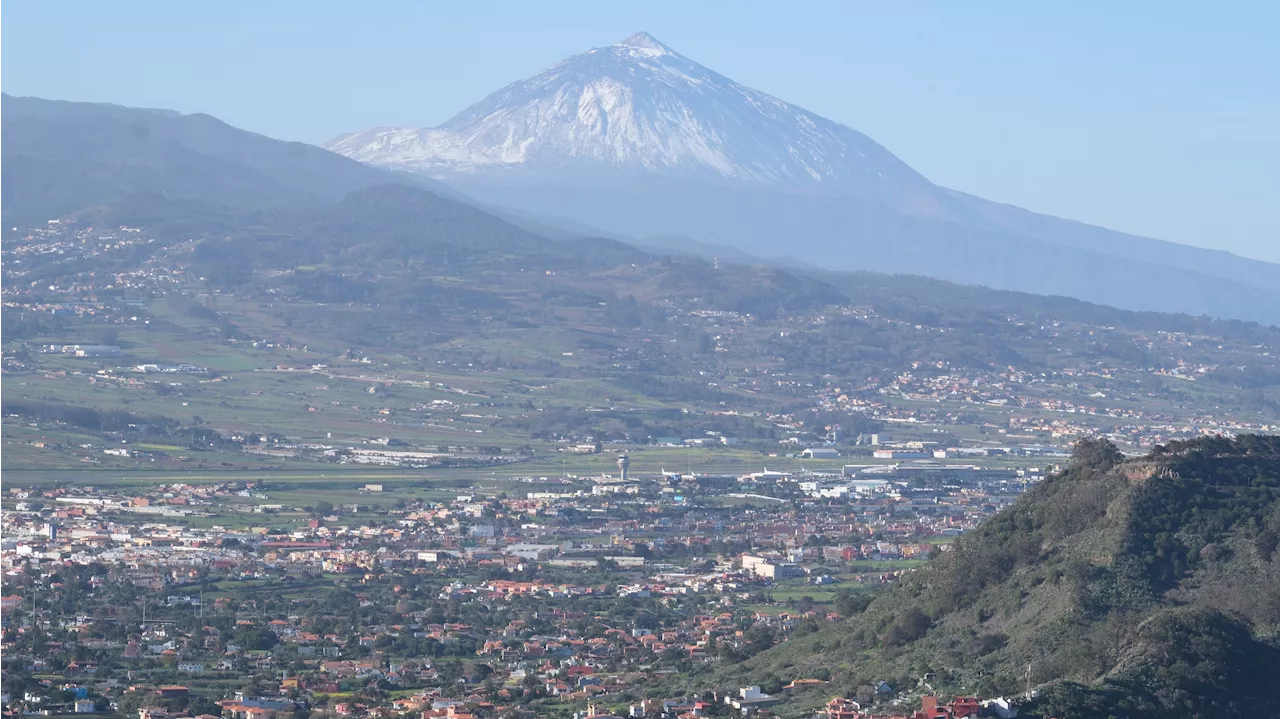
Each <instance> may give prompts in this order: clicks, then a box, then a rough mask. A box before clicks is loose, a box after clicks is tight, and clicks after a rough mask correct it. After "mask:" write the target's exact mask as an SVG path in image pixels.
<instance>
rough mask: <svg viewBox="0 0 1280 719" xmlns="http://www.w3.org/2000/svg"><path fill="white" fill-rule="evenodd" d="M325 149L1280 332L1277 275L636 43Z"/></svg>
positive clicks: (815, 254)
mask: <svg viewBox="0 0 1280 719" xmlns="http://www.w3.org/2000/svg"><path fill="white" fill-rule="evenodd" d="M326 147H328V148H329V149H331V150H334V151H335V152H338V153H341V154H344V155H347V156H348V157H352V158H354V159H358V160H360V161H362V162H367V163H371V164H377V165H385V166H389V167H396V168H399V169H406V170H413V171H416V172H419V173H425V174H428V175H430V176H433V177H436V178H441V179H446V180H448V181H450V182H451V183H453V184H455V185H456V186H458V187H460V188H463V189H464V190H465V191H466V192H467V193H468V194H469V195H472V196H474V197H478V198H480V199H482V200H484V201H486V202H489V203H494V204H499V205H506V206H509V207H512V208H515V209H517V210H519V211H522V212H529V213H548V214H554V215H559V216H562V217H565V218H566V219H568V220H571V221H573V222H579V223H584V224H588V225H591V226H594V227H599V228H600V229H601V230H603V231H606V232H610V233H615V234H620V235H623V236H632V237H644V236H677V237H690V238H691V239H693V240H696V241H698V242H702V243H708V244H720V245H730V246H733V247H735V248H737V249H739V250H742V251H745V252H748V253H752V254H755V255H759V256H765V257H770V256H774V257H776V256H779V255H785V256H787V257H789V258H792V259H794V260H799V261H801V262H806V263H816V264H821V265H822V266H825V267H830V268H833V269H846V270H847V269H861V270H872V271H880V272H909V273H913V274H923V275H927V276H931V277H937V278H941V279H947V280H951V281H955V282H963V283H969V284H985V285H990V286H992V287H995V288H998V289H1014V290H1021V291H1032V292H1047V293H1061V294H1068V295H1070V296H1073V297H1078V298H1080V299H1085V300H1088V301H1091V302H1099V303H1105V304H1112V305H1116V306H1120V307H1124V308H1128V309H1140V310H1158V311H1166V312H1169V311H1172V312H1187V313H1192V314H1202V313H1203V314H1208V315H1211V316H1216V317H1229V318H1237V319H1249V320H1257V321H1262V322H1268V323H1280V265H1277V264H1273V263H1266V262H1259V261H1254V260H1248V259H1244V258H1240V257H1235V256H1233V255H1230V254H1228V253H1224V252H1215V251H1210V250H1204V249H1200V248H1194V247H1188V246H1182V245H1176V244H1172V243H1167V242H1161V241H1159V240H1153V239H1149V238H1143V237H1136V236H1133V235H1127V234H1124V233H1120V232H1114V231H1111V230H1107V229H1104V228H1100V227H1093V226H1089V225H1085V224H1082V223H1077V222H1071V221H1068V220H1062V219H1058V218H1054V217H1049V216H1045V215H1038V214H1035V213H1031V212H1028V211H1025V210H1021V209H1019V208H1016V207H1011V206H1008V205H1002V204H999V203H994V202H989V201H986V200H982V199H981V198H976V197H973V196H970V195H966V194H964V193H960V192H955V191H951V190H948V189H945V188H942V187H938V186H936V185H934V184H933V183H931V182H930V181H929V180H927V179H926V178H924V177H923V176H921V175H920V174H919V173H917V172H916V171H915V170H913V169H911V168H910V167H908V166H907V165H906V164H905V163H903V162H902V161H901V160H899V159H897V158H896V157H894V156H893V154H892V153H890V152H889V151H888V150H886V149H885V148H883V147H881V146H880V145H878V144H876V143H875V142H874V141H872V140H871V139H869V138H867V137H866V136H865V135H862V134H861V133H858V132H857V131H855V130H853V129H850V128H848V127H846V126H844V125H841V124H839V123H836V122H833V121H831V120H828V119H825V118H822V117H819V116H817V115H814V114H813V113H810V112H808V111H806V110H804V109H802V108H799V107H796V106H794V105H790V104H788V103H786V102H784V101H782V100H779V99H777V98H775V97H772V96H769V95H766V94H764V93H761V92H759V91H757V90H754V89H751V88H749V87H746V86H744V85H741V84H740V83H737V82H734V81H733V80H731V79H729V78H726V77H724V76H722V75H719V74H717V73H715V72H713V71H711V70H709V69H707V68H705V67H703V66H701V65H699V64H698V63H696V62H694V61H692V60H690V59H689V58H687V57H685V56H683V55H681V54H680V53H678V52H675V51H674V50H672V49H671V48H668V47H666V46H665V45H663V44H661V43H659V42H658V41H657V40H655V39H653V38H652V37H650V36H649V35H646V34H644V33H639V34H637V35H634V36H632V37H629V38H627V39H626V40H623V41H622V42H620V43H618V44H616V45H613V46H610V47H602V48H595V49H593V50H590V51H588V52H585V53H582V54H579V55H574V56H572V57H569V58H567V59H565V60H563V61H562V62H560V63H557V64H556V65H553V66H552V67H550V68H548V69H546V70H544V71H542V72H540V73H538V74H536V75H534V76H533V77H530V78H528V79H525V80H521V81H517V82H515V83H512V84H511V85H508V86H507V87H505V88H503V89H501V90H499V91H498V92H495V93H493V94H492V95H490V96H488V97H486V98H485V99H483V100H481V101H480V102H478V103H476V104H475V105H473V106H471V107H470V108H468V109H466V110H464V111H463V112H462V113H460V114H459V115H457V116H456V117H454V118H452V119H450V120H449V121H447V122H445V123H444V124H442V125H440V126H439V127H436V128H428V129H413V128H375V129H373V130H367V131H364V132H357V133H352V134H349V135H344V136H342V137H339V138H336V139H335V140H333V141H331V142H329V143H327V145H326ZM1100 268H1104V269H1102V272H1101V274H1102V275H1106V277H1102V276H1100V274H1099V270H1100ZM1132 278H1140V279H1138V280H1136V281H1132ZM1171 288H1177V290H1176V291H1170V289H1171Z"/></svg>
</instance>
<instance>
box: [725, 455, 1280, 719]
mask: <svg viewBox="0 0 1280 719" xmlns="http://www.w3.org/2000/svg"><path fill="white" fill-rule="evenodd" d="M1277 532H1280V439H1277V438H1272V437H1261V436H1254V435H1251V436H1244V437H1241V438H1240V439H1237V440H1227V439H1222V438H1212V439H1201V440H1195V441H1190V442H1177V443H1171V444H1169V445H1167V446H1164V447H1161V448H1160V449H1159V450H1157V451H1155V452H1154V453H1152V454H1151V455H1150V456H1148V457H1145V458H1142V459H1138V460H1129V461H1123V460H1122V459H1121V458H1120V456H1119V455H1118V453H1116V451H1115V448H1114V447H1112V446H1111V445H1109V444H1108V443H1106V442H1100V441H1092V442H1082V443H1080V444H1079V445H1078V447H1077V450H1076V453H1075V456H1074V458H1073V461H1072V463H1071V465H1070V468H1069V469H1068V470H1067V471H1065V472H1064V473H1062V474H1061V475H1059V476H1056V477H1054V478H1052V479H1050V480H1048V481H1046V482H1044V483H1042V484H1041V485H1039V486H1037V487H1035V488H1033V489H1031V490H1030V491H1028V492H1027V493H1026V494H1025V495H1024V496H1023V497H1021V498H1020V499H1019V500H1018V501H1016V502H1015V503H1014V504H1013V505H1012V506H1010V507H1009V508H1008V509H1006V510H1005V511H1003V512H1001V513H999V514H998V515H996V516H995V517H994V518H993V519H991V520H989V521H988V522H987V523H985V524H984V525H983V526H982V527H980V528H979V529H978V530H976V531H975V532H973V533H971V534H970V535H966V536H964V537H963V538H961V539H960V540H959V541H957V542H955V543H954V545H953V549H952V550H951V551H947V552H943V553H942V555H941V557H940V558H939V559H937V560H936V561H934V562H933V563H931V564H930V565H929V566H928V567H926V568H924V569H922V570H920V571H917V572H915V573H912V574H910V575H908V576H907V577H905V578H904V579H903V580H902V582H901V584H900V585H899V586H897V587H894V588H893V589H891V590H890V591H887V592H884V593H882V594H880V595H878V596H877V597H875V599H874V601H867V600H866V599H864V598H863V597H860V596H858V595H856V594H853V593H848V592H840V593H837V594H836V596H835V606H836V609H837V611H839V612H840V613H841V614H843V615H844V616H846V617H848V619H847V620H846V621H845V622H844V623H843V624H842V625H841V626H840V629H839V630H838V631H834V632H823V633H819V634H815V635H814V636H809V637H803V638H799V639H795V640H793V641H790V642H786V643H784V644H783V645H781V646H779V647H777V648H775V649H773V650H771V651H768V652H765V653H763V654H761V655H759V656H757V657H755V658H753V659H751V660H749V661H747V662H745V663H744V664H743V665H741V666H739V667H730V668H722V669H721V670H719V674H718V676H719V677H720V681H721V682H722V683H723V684H724V685H725V686H729V685H732V684H734V683H736V682H741V681H746V680H749V679H759V678H761V677H763V676H766V675H776V676H807V675H809V674H810V673H811V672H813V671H816V670H818V669H819V668H826V669H829V670H830V671H831V672H832V676H833V678H834V679H835V680H836V681H837V682H838V683H839V686H841V687H843V688H845V689H847V690H848V691H849V692H851V693H852V692H853V691H855V690H856V688H857V687H858V686H862V685H865V684H867V683H871V682H874V681H876V680H880V679H887V680H889V681H890V683H892V684H894V685H895V686H912V685H914V683H915V682H916V681H917V680H918V679H919V678H920V677H922V676H923V675H924V674H926V673H931V674H933V675H934V677H935V679H934V680H933V682H934V683H935V685H941V687H940V688H943V689H945V690H948V691H952V692H956V693H976V694H980V695H983V696H990V695H998V694H1012V693H1015V692H1018V691H1020V690H1022V689H1023V688H1024V687H1025V686H1026V684H1027V682H1028V681H1030V683H1031V684H1032V685H1039V686H1040V689H1041V692H1042V693H1041V698H1040V700H1039V701H1038V703H1037V704H1036V706H1035V708H1036V711H1041V712H1044V713H1045V714H1046V715H1053V716H1069V717H1086V718H1089V717H1099V718H1103V717H1108V716H1125V717H1233V716H1251V715H1252V713H1251V712H1253V711H1257V710H1259V708H1261V707H1268V708H1274V707H1275V706H1276V701H1277V700H1276V699H1275V698H1274V696H1273V695H1271V694H1270V687H1269V686H1268V684H1267V682H1265V681H1263V676H1264V674H1265V673H1266V672H1268V671H1271V669H1273V668H1274V667H1275V666H1277V661H1280V649H1278V648H1277V644H1276V641H1277V637H1278V636H1280V601H1277V597H1280V566H1277V565H1278V564H1280V563H1278V562H1277V561H1276V560H1277V559H1278V558H1280V557H1277V556H1276V555H1277V553H1276V551H1275V550H1276V544H1277V543H1276V541H1275V537H1276V536H1277ZM1028 667H1030V669H1029V670H1028ZM1028 671H1029V674H1028Z"/></svg>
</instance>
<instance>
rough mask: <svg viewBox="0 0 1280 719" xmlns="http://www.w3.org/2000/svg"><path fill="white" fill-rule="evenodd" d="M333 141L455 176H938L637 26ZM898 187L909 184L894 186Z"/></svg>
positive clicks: (869, 182)
mask: <svg viewBox="0 0 1280 719" xmlns="http://www.w3.org/2000/svg"><path fill="white" fill-rule="evenodd" d="M325 147H326V148H328V149H330V150H332V151H334V152H337V153H339V154H342V155H346V156H347V157H351V158H354V159H357V160H361V161H363V162H368V163H372V164H378V165H387V166H393V167H397V168H401V169H406V170H413V171H419V172H425V173H428V174H431V175H436V176H441V177H448V176H450V175H455V174H457V173H467V174H484V175H489V174H492V173H502V172H519V171H528V172H534V173H537V174H538V175H539V177H544V178H545V177H549V176H554V177H576V178H581V177H583V176H584V175H587V176H589V175H590V174H591V173H598V172H601V171H604V172H608V173H618V172H622V173H635V174H658V175H664V176H675V177H681V178H687V179H696V180H713V181H728V182H731V183H734V184H738V183H741V184H749V185H766V186H774V187H794V188H810V187H814V188H823V189H829V190H835V191H849V190H851V191H854V192H856V193H857V194H874V195H881V194H884V191H883V190H880V189H877V188H876V186H878V185H886V184H887V185H890V186H894V185H900V184H901V183H903V182H905V183H907V184H908V185H912V186H916V187H918V188H925V187H927V188H930V189H932V185H930V184H929V183H928V181H927V180H925V179H924V178H923V177H921V176H920V175H919V174H917V173H916V172H915V171H914V170H912V169H911V168H910V167H908V166H907V165H906V164H904V163H903V162H902V161H901V160H899V159H898V158H896V157H894V156H893V155H892V154H891V153H890V152H889V151H887V150H886V149H884V148H883V147H881V146H880V145H878V144H876V143H875V142H874V141H872V140H871V139H870V138H868V137H866V136H865V135H862V134H861V133H859V132H856V131H854V130H852V129H850V128H848V127H845V126H844V125H841V124H839V123H836V122H832V121H830V120H827V119H825V118H822V117H819V116H817V115H814V114H813V113H811V112H808V111H806V110H804V109H802V108H799V107H796V106H794V105H791V104H788V103H786V102H783V101H782V100H779V99H778V98H776V97H773V96H771V95H766V94H765V93H762V92H759V91H757V90H753V89H752V88H749V87H746V86H745V85H741V84H739V83H737V82H734V81H733V80H730V79H729V78H726V77H724V76H722V75H719V74H717V73H715V72H713V71H711V70H709V69H707V68H705V67H703V66H702V65H699V64H698V63H696V62H694V61H692V60H690V59H689V58H687V57H685V56H683V55H681V54H680V53H678V52H675V51H674V50H672V49H671V48H669V47H667V46H666V45H663V44H662V43H660V42H658V41H657V40H656V39H654V38H653V37H652V36H650V35H648V34H647V33H643V32H641V33H636V34H635V35H632V36H631V37H628V38H627V39H625V40H623V41H622V42H620V43H618V44H616V45H613V46H611V47H603V48H596V49H594V50H589V51H587V52H585V53H582V54H580V55H574V56H572V57H569V58H567V59H565V60H563V61H561V62H559V63H557V64H556V65H553V66H551V67H549V68H547V69H546V70H543V71H542V72H540V73H538V74H536V75H534V76H533V77H530V78H528V79H525V80H520V81H518V82H515V83H512V84H511V85H508V86H507V87H505V88H503V89H501V90H499V91H497V92H495V93H493V94H492V95H490V96H489V97H486V98H485V99H483V100H481V101H480V102H478V103H476V104H475V105H472V106H471V107H469V108H467V109H466V110H463V111H462V112H461V113H460V114H459V115H457V116H456V117H454V118H453V119H451V120H449V121H448V122H445V123H444V124H443V125H441V126H439V127H436V128H427V129H411V128H374V129H371V130H365V131H363V132H357V133H352V134H349V135H344V136H342V137H338V138H336V139H334V140H332V141H330V142H329V143H327V144H326V145H325ZM896 194H901V193H900V192H897V193H896Z"/></svg>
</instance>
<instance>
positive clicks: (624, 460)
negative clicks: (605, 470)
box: [618, 454, 631, 482]
mask: <svg viewBox="0 0 1280 719" xmlns="http://www.w3.org/2000/svg"><path fill="white" fill-rule="evenodd" d="M629 469H631V458H630V457H628V456H627V455H625V454H624V455H622V456H621V457H619V458H618V476H619V477H620V478H621V479H622V481H624V482H625V481H627V471H628V470H629Z"/></svg>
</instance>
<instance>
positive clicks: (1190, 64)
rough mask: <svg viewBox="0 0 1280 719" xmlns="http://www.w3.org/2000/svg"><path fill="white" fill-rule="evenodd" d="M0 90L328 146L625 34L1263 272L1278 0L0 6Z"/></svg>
mask: <svg viewBox="0 0 1280 719" xmlns="http://www.w3.org/2000/svg"><path fill="white" fill-rule="evenodd" d="M3 10H4V12H3V23H2V24H0V30H2V32H3V38H2V42H0V52H2V55H3V57H2V58H0V86H2V87H3V90H4V91H5V92H7V93H10V94H16V95H37V96H41V97H50V98H58V99H68V100H93V101H109V102H115V103H119V104H124V105H140V106H149V107H164V108H170V109H175V110H180V111H184V112H207V113H209V114H212V115H215V116H217V117H219V118H222V119H223V120H226V121H227V122H229V123H231V124H233V125H236V126H238V127H242V128H245V129H249V130H254V131H257V132H261V133H264V134H267V135H271V136H274V137H280V138H286V139H296V140H304V141H308V142H322V141H324V140H326V139H328V138H329V137H332V136H334V135H337V134H339V133H342V132H346V131H351V130H359V129H363V128H366V127H370V126H374V125H414V126H428V125H434V124H437V123H439V122H441V121H443V120H445V119H447V118H448V117H450V116H452V115H453V114H455V113H456V112H458V111H460V110H461V109H463V108H464V107H466V106H467V105H469V104H470V103H472V102H474V101H476V100H479V99H480V98H481V97H483V96H485V95H486V94H488V93H489V92H492V91H493V90H496V89H498V88H499V87H501V86H502V85H505V84H506V83H508V82H511V81H513V80H515V79H517V78H520V77H524V76H527V75H530V74H532V73H534V72H537V71H538V70H540V69H542V68H543V67H545V66H546V65H549V64H551V63H553V62H555V61H556V60H559V59H560V58H562V57H564V56H566V55H569V54H572V53H575V52H580V51H583V50H585V49H587V48H590V47H595V46H600V45H608V44H611V43H613V42H616V41H618V40H620V39H622V38H623V37H625V36H627V35H629V34H631V33H632V32H635V31H637V30H646V31H648V32H650V33H652V34H653V35H654V36H655V37H657V38H658V39H659V40H661V41H662V42H664V43H665V44H667V45H669V46H671V47H673V48H674V49H676V50H677V51H679V52H681V53H683V54H685V55H687V56H689V57H691V58H693V59H694V60H697V61H699V62H701V63H702V64H704V65H707V66H708V67H710V68H712V69H714V70H717V71H719V72H721V73H722V74H725V75H728V76H729V77H732V78H734V79H735V80H738V81H740V82H743V83H745V84H748V85H751V86H753V87H756V88H758V89H760V90H763V91H765V92H768V93H771V94H774V95H777V96H779V97H781V98H783V99H785V100H787V101H789V102H793V103H795V104H798V105H801V106H803V107H805V108H808V109H809V110H812V111H814V112H817V113H819V114H821V115H825V116H827V117H830V118H832V119H834V120H837V121H840V122H843V123H845V124H847V125H849V126H851V127H854V128H856V129H858V130H860V131H862V132H864V133H866V134H867V135H869V136H871V137H872V138H873V139H875V140H877V141H878V142H880V143H881V144H883V145H885V146H886V147H888V148H889V150H891V151H892V152H894V153H895V154H897V155H898V156H899V157H901V158H902V159H903V160H905V161H906V162H907V163H909V164H910V165H912V166H913V167H915V168H916V169H917V170H919V171H921V172H922V173H924V174H925V175H926V176H928V177H929V178H930V179H932V180H934V181H935V182H937V183H938V184H941V185H945V186H948V187H953V188H955V189H959V190H963V191H966V192H970V193H973V194H976V195H979V196H982V197H986V198H988V199H992V200H996V201H1001V202H1008V203H1012V204H1015V205H1020V206H1022V207H1026V208H1028V209H1031V210H1036V211H1039V212H1046V213H1049V214H1054V215H1058V216H1062V217H1069V218H1072V219H1077V220H1082V221H1086V222H1091V223H1095V224H1100V225H1105V226H1107V227H1112V228H1115V229H1119V230H1125V231H1129V232H1135V233H1138V234H1144V235H1148V236H1153V237H1159V238H1161V239H1167V240H1173V241H1177V242H1183V243H1187V244H1194V245H1201V246H1205V247H1214V248H1219V249H1225V250H1230V251H1233V252H1236V253H1237V254H1242V255H1246V256H1251V257H1257V258H1260V259H1266V260H1270V261H1275V262H1280V130H1278V128H1280V43H1278V42H1277V41H1276V37H1277V35H1280V2H1274V1H1256V2H1249V1H1248V0H1239V1H1237V2H1232V3H1191V2H1177V1H1169V0H1167V1H1165V2H1149V1H1145V0H1133V1H1128V2H1122V3H1116V2H1103V1H1095V0H1082V1H1079V2H1067V1H1066V0H1060V1H1059V2H1057V3H1039V2H1036V3H1028V2H1014V1H1013V0H1009V1H1007V2H997V1H994V0H992V1H986V2H964V3H961V2H937V3H923V2H919V3H917V2H910V3H905V2H889V1H886V2H880V3H857V2H852V1H848V2H787V3H779V2H759V3H755V2H709V1H703V2H689V1H688V0H685V1H683V2H664V1H661V0H658V1H649V2H644V3H611V2H599V0H596V1H595V2H569V1H557V2H551V1H549V2H528V1H527V0H525V1H523V2H514V1H513V2H482V1H479V0H477V1H476V2H466V3H457V2H448V3H446V2H393V1H391V0H386V1H384V2H344V3H338V2H327V1H325V0H311V1H309V2H301V1H295V0H271V1H270V2H248V1H240V0H223V1H222V2H201V1H199V0H190V1H184V2H160V1H159V0H156V1H154V2H131V1H129V0H113V1H112V2H89V1H81V2H74V1H65V2H46V1H44V0H9V1H8V2H6V3H4V6H3Z"/></svg>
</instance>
